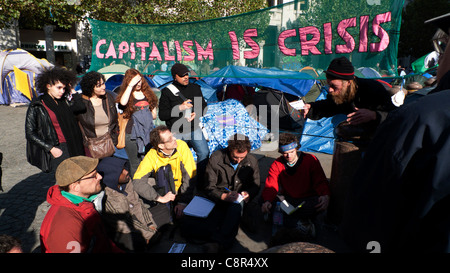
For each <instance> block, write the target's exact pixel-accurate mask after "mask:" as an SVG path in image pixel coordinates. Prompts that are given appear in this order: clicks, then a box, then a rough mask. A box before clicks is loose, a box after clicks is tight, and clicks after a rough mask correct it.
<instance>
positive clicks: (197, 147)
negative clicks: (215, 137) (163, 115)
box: [176, 129, 209, 164]
mask: <svg viewBox="0 0 450 273" xmlns="http://www.w3.org/2000/svg"><path fill="white" fill-rule="evenodd" d="M176 137H177V138H179V139H182V140H184V141H185V142H186V143H187V144H188V145H189V146H192V148H193V149H194V151H195V153H196V154H197V164H199V163H201V162H204V161H208V157H209V147H208V141H206V139H205V137H204V136H203V132H202V130H201V129H197V130H194V131H192V132H189V133H184V134H179V135H177V136H176Z"/></svg>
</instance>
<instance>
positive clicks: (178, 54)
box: [175, 41, 183, 61]
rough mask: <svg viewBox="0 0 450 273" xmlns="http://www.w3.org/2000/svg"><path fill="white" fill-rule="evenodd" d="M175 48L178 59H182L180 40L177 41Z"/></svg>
mask: <svg viewBox="0 0 450 273" xmlns="http://www.w3.org/2000/svg"><path fill="white" fill-rule="evenodd" d="M175 49H176V51H177V60H178V61H181V60H182V57H183V56H182V55H181V46H180V42H178V41H175Z"/></svg>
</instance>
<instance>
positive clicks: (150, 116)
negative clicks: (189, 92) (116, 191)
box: [116, 68, 158, 175]
mask: <svg viewBox="0 0 450 273" xmlns="http://www.w3.org/2000/svg"><path fill="white" fill-rule="evenodd" d="M116 102H118V103H119V109H122V110H123V118H125V119H128V123H127V126H126V129H125V130H126V141H125V150H126V152H127V154H128V157H129V159H130V163H131V174H132V175H133V174H134V172H135V171H136V169H137V167H138V166H139V163H140V161H141V160H142V158H143V157H144V156H145V154H146V152H147V151H148V150H149V149H150V147H149V146H150V132H151V131H152V130H153V128H154V127H155V126H154V124H153V120H154V119H156V117H157V107H158V97H157V96H156V95H155V93H154V92H153V90H152V89H151V87H150V85H149V84H148V83H147V81H146V80H145V78H144V76H143V75H142V74H141V73H140V72H139V71H138V70H136V69H133V68H130V69H128V70H127V71H126V72H125V77H124V79H123V81H122V85H121V86H120V91H119V95H118V96H117V99H116ZM132 141H133V142H135V144H132Z"/></svg>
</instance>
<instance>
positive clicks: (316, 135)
mask: <svg viewBox="0 0 450 273" xmlns="http://www.w3.org/2000/svg"><path fill="white" fill-rule="evenodd" d="M320 91H321V93H320V95H319V97H317V99H316V101H317V100H324V99H325V98H326V94H327V90H326V89H325V88H322V89H321V90H320ZM346 118H347V116H346V115H344V114H338V115H335V116H333V117H329V118H321V119H319V120H311V119H307V120H306V122H305V125H304V127H303V132H302V135H301V138H300V145H301V147H300V151H304V152H315V153H325V154H333V151H334V140H335V137H336V136H335V134H334V128H335V127H336V126H337V125H338V124H339V123H340V122H341V121H344V120H345V119H346Z"/></svg>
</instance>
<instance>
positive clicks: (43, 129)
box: [25, 94, 84, 172]
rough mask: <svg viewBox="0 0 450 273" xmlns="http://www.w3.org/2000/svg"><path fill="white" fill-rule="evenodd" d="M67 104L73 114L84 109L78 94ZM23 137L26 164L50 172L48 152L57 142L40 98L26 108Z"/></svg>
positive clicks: (56, 136)
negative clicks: (24, 140) (25, 149)
mask: <svg viewBox="0 0 450 273" xmlns="http://www.w3.org/2000/svg"><path fill="white" fill-rule="evenodd" d="M67 103H68V104H69V106H70V108H71V110H72V112H74V113H77V112H79V111H83V109H84V105H83V104H82V103H81V95H79V94H75V95H73V100H72V102H70V103H69V102H67ZM80 134H81V132H80ZM25 137H26V139H27V160H28V162H29V163H30V164H31V165H33V166H36V167H38V168H39V169H41V170H42V171H44V172H48V171H50V169H49V167H50V166H49V161H50V159H51V154H50V150H51V149H52V148H53V147H55V146H57V145H58V144H59V140H58V135H57V133H56V130H55V128H54V127H53V124H52V121H51V119H50V116H49V114H48V112H47V110H46V109H45V106H44V105H43V104H42V101H41V99H40V98H38V99H36V100H33V101H32V102H31V103H30V105H29V106H28V110H27V114H26V119H25Z"/></svg>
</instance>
